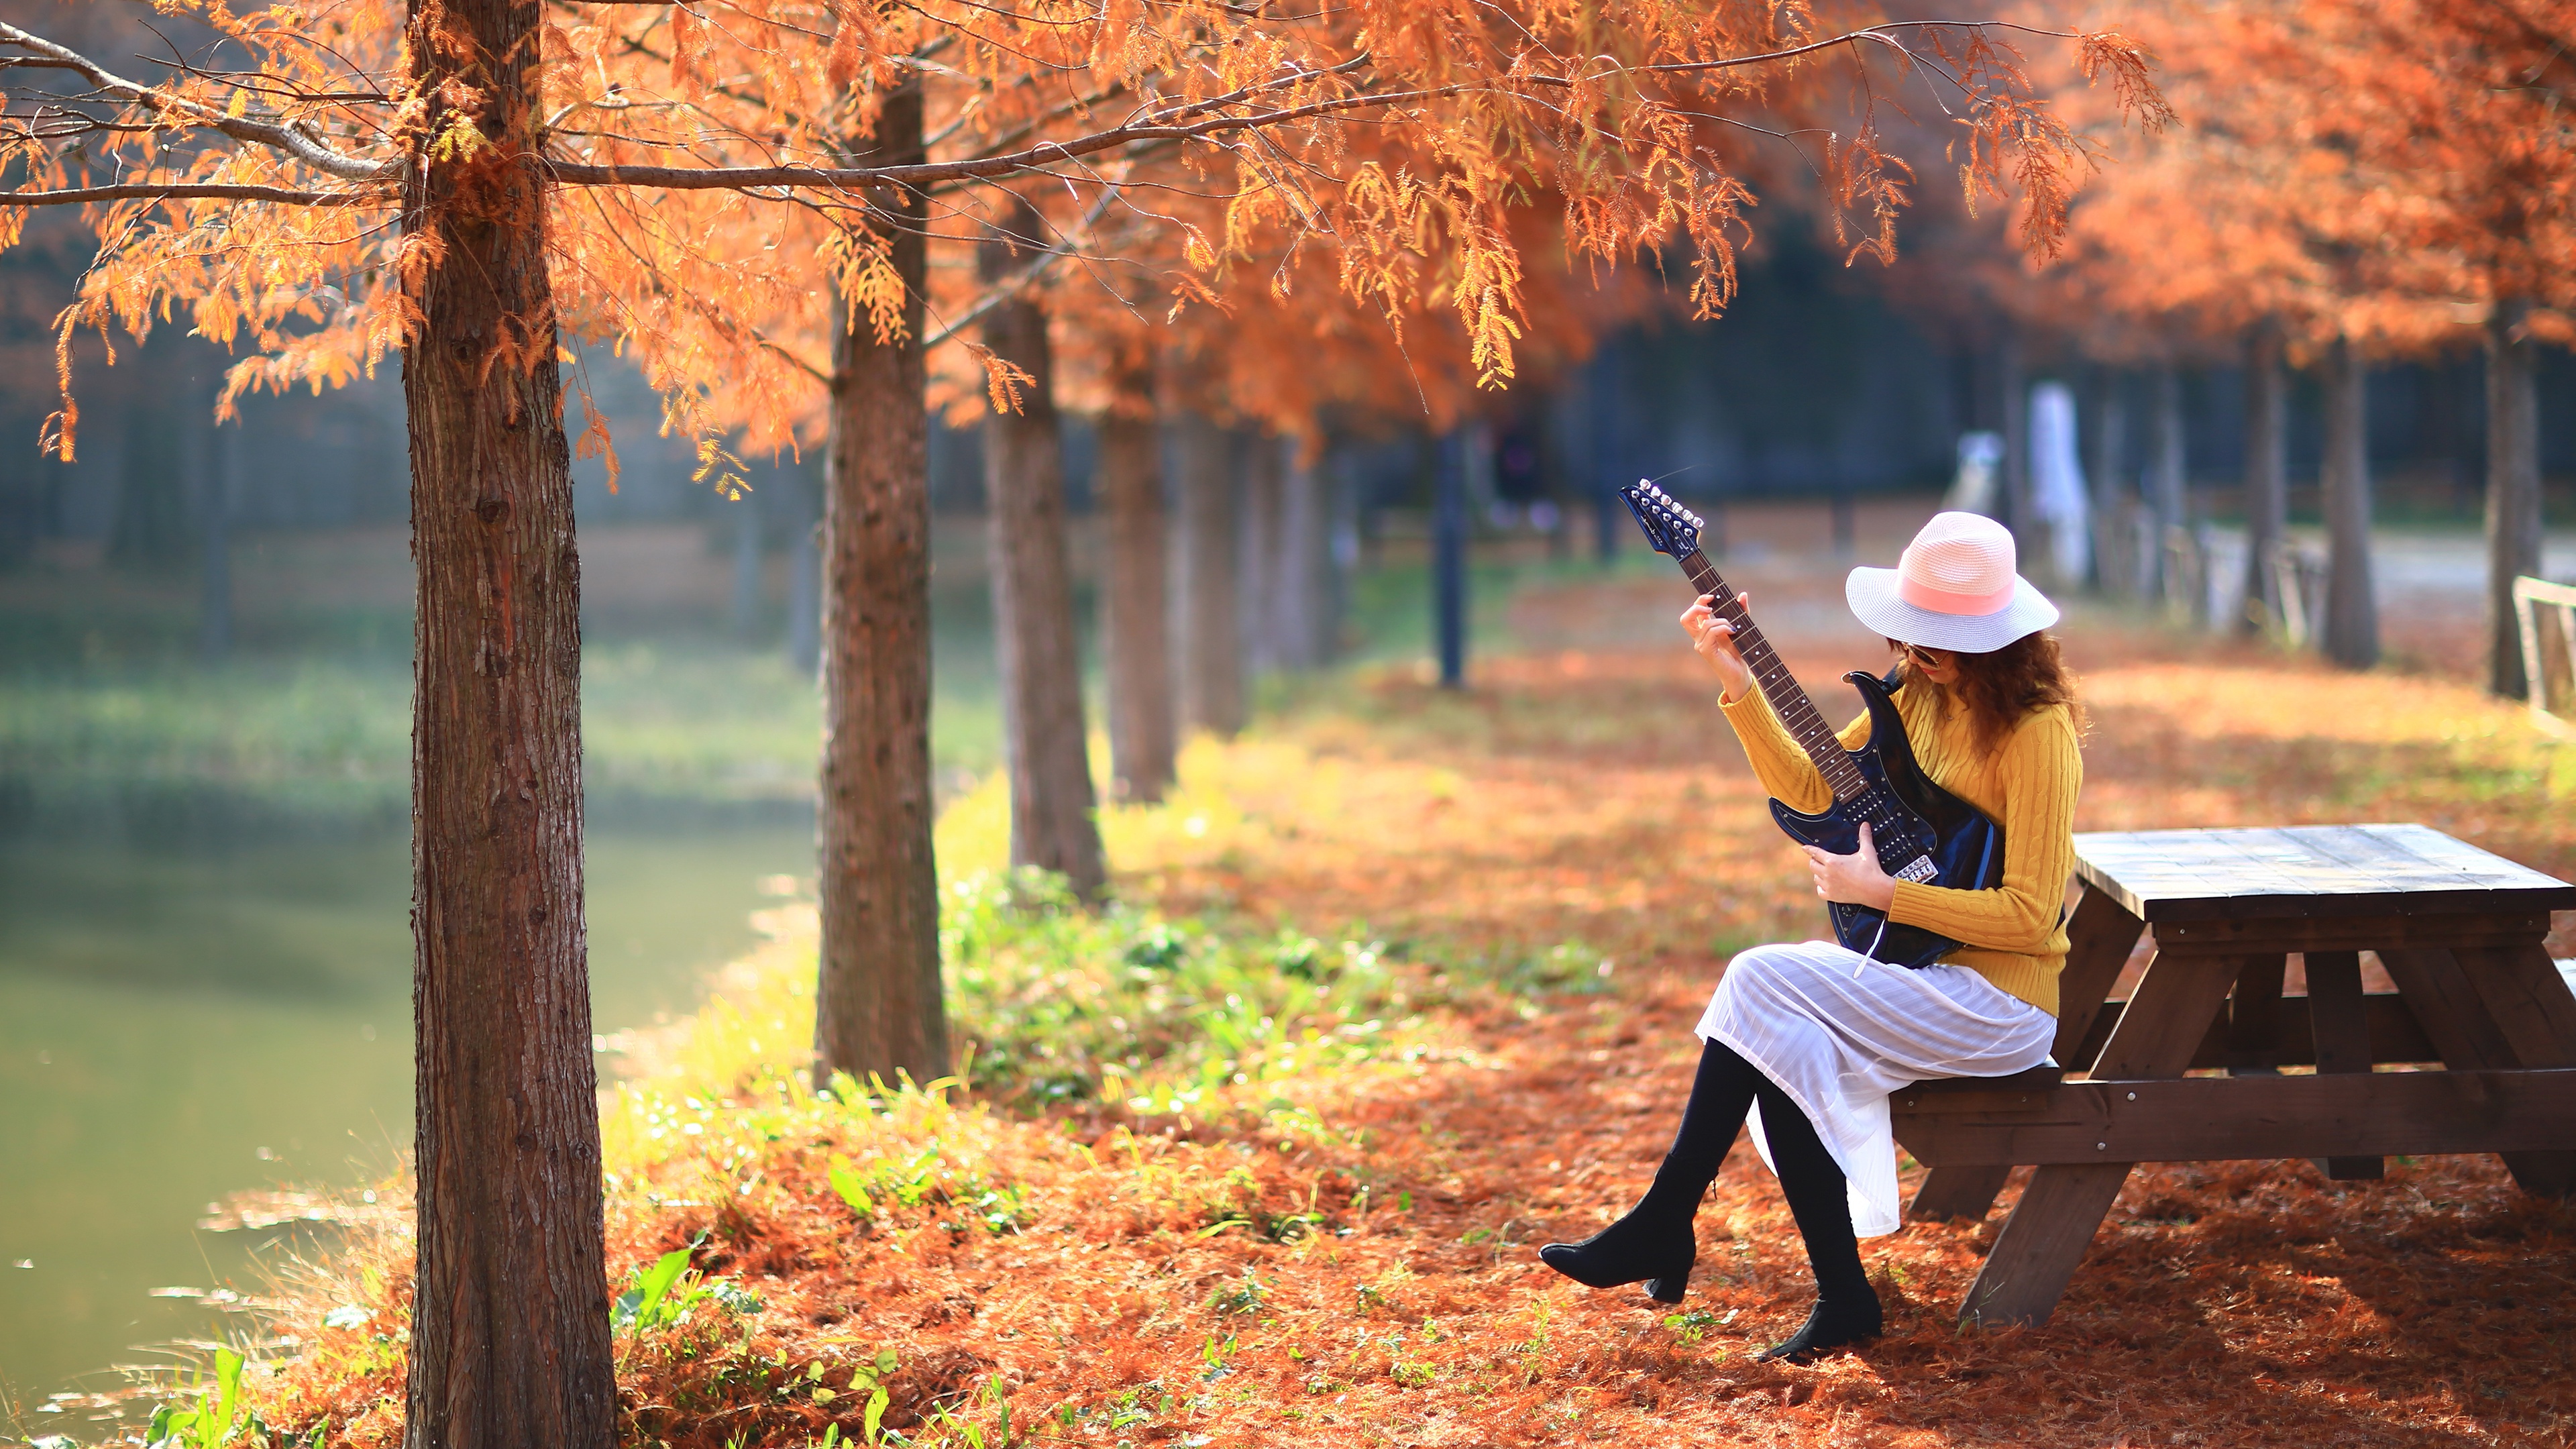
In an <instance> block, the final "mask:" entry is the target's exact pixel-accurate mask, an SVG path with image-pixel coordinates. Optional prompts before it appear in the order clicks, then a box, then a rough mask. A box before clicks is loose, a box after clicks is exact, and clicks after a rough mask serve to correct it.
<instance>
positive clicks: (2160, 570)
mask: <svg viewBox="0 0 2576 1449" xmlns="http://www.w3.org/2000/svg"><path fill="white" fill-rule="evenodd" d="M2155 428H2156V435H2155V456H2154V458H2153V459H2152V460H2150V462H2149V464H2148V470H2147V488H2148V491H2147V515H2148V516H2147V527H2148V530H2149V532H2150V534H2151V535H2152V536H2151V537H2150V538H2149V540H2148V546H2147V548H2146V549H2145V550H2144V553H2145V555H2146V557H2147V558H2148V559H2149V560H2151V561H2152V562H2151V563H2150V565H2149V567H2150V571H2151V572H2150V575H2149V578H2150V582H2151V583H2152V587H2151V588H2149V589H2147V590H2146V592H2147V594H2148V595H2149V596H2150V597H2153V598H2159V599H2162V598H2171V597H2173V594H2174V591H2175V590H2176V589H2179V588H2184V587H2187V586H2188V581H2187V580H2179V579H2174V578H2171V577H2169V575H2170V574H2171V573H2172V570H2171V569H2170V568H2169V567H2168V566H2167V563H2166V560H2167V559H2168V558H2169V557H2170V555H2168V554H2167V552H2166V550H2165V540H2166V539H2167V538H2168V537H2169V536H2170V535H2171V530H2173V529H2177V528H2181V527H2183V526H2184V525H2185V524H2187V523H2188V522H2189V521H2190V520H2189V518H2188V517H2187V514H2188V513H2189V507H2188V503H2187V500H2186V499H2185V497H2184V491H2183V490H2184V487H2185V482H2184V470H2185V468H2186V466H2187V463H2186V459H2185V455H2184V452H2183V442H2184V439H2183V418H2182V373H2181V371H2180V370H2179V369H2177V368H2175V366H2174V365H2173V364H2172V363H2170V362H2163V363H2158V364H2157V365H2156V415H2155Z"/></svg>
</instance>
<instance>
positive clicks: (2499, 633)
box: [2487, 297, 2541, 699]
mask: <svg viewBox="0 0 2576 1449" xmlns="http://www.w3.org/2000/svg"><path fill="white" fill-rule="evenodd" d="M2530 317H2531V302H2530V300H2529V299H2527V298H2522V297H2510V298H2506V299H2504V300H2502V301H2499V302H2497V303H2496V305H2495V310H2494V313H2493V315H2491V316H2490V317H2489V318H2488V319H2487V687H2488V688H2490V689H2492V690H2494V691H2495V692H2496V693H2498V694H2500V695H2503V696H2504V697H2505V698H2507V699H2523V698H2526V697H2528V696H2529V694H2530V691H2531V689H2532V687H2533V686H2532V683H2531V681H2529V680H2526V679H2525V678H2523V669H2522V630H2521V626H2520V624H2519V622H2518V621H2517V620H2516V619H2515V617H2514V610H2513V581H2514V580H2515V579H2516V578H2519V577H2521V576H2522V575H2524V574H2531V575H2534V576H2537V575H2538V574H2539V573H2540V543H2541V531H2540V397H2539V388H2538V381H2537V376H2536V374H2537V373H2538V371H2539V367H2538V363H2539V358H2538V356H2537V349H2536V347H2535V346H2534V344H2533V342H2532V340H2531V334H2530V332H2529V330H2528V325H2529V321H2530Z"/></svg>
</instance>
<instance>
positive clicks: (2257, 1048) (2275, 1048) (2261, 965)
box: [2225, 952, 2290, 1072]
mask: <svg viewBox="0 0 2576 1449" xmlns="http://www.w3.org/2000/svg"><path fill="white" fill-rule="evenodd" d="M2289 965H2290V960H2289V958H2288V957H2287V956H2283V955H2280V954H2278V953H2277V952H2276V953H2271V954H2266V955H2258V956H2248V957H2246V958H2245V959H2244V963H2243V964H2242V965H2240V966H2238V967H2237V968H2236V985H2235V986H2234V988H2232V989H2231V990H2230V991H2229V992H2228V993H2227V1025H2226V1029H2225V1035H2226V1038H2227V1049H2228V1052H2229V1054H2230V1057H2231V1059H2232V1060H2233V1061H2234V1062H2235V1063H2236V1065H2234V1066H2231V1067H2229V1068H2228V1070H2229V1071H2232V1072H2268V1071H2277V1070H2278V1069H2279V1068H2280V1064H2281V979H2282V977H2283V975H2284V974H2285V973H2286V972H2287V971H2288V969H2289Z"/></svg>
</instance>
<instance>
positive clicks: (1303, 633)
mask: <svg viewBox="0 0 2576 1449" xmlns="http://www.w3.org/2000/svg"><path fill="white" fill-rule="evenodd" d="M1279 535H1280V536H1279V599H1278V619H1279V638H1280V659H1279V662H1280V665H1281V667H1283V668H1287V669H1321V668H1323V667H1324V666H1325V665H1327V664H1329V663H1331V662H1332V657H1333V636H1334V634H1335V633H1337V632H1338V630H1337V629H1336V628H1335V620H1334V618H1333V595H1334V590H1333V497H1332V480H1331V477H1330V476H1329V475H1328V473H1327V472H1326V470H1325V467H1324V460H1323V459H1320V458H1318V459H1316V460H1315V461H1314V462H1312V463H1309V462H1307V461H1306V459H1305V455H1304V453H1303V452H1302V451H1300V452H1299V453H1298V455H1297V456H1296V457H1295V458H1294V459H1292V460H1290V463H1289V472H1288V481H1287V498H1286V500H1285V503H1284V506H1283V508H1282V510H1281V518H1280V527H1279ZM1562 536H1563V535H1562V533H1561V532H1560V533H1559V534H1557V535H1555V537H1557V538H1561V537H1562Z"/></svg>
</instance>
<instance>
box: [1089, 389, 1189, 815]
mask: <svg viewBox="0 0 2576 1449" xmlns="http://www.w3.org/2000/svg"><path fill="white" fill-rule="evenodd" d="M1099 476H1100V498H1101V512H1102V514H1103V519H1102V521H1103V523H1104V524H1105V525H1106V532H1107V533H1108V539H1107V543H1108V555H1109V558H1108V564H1109V577H1108V578H1107V579H1106V580H1104V581H1103V583H1104V586H1103V588H1102V589H1101V591H1100V637H1101V647H1102V652H1103V653H1104V654H1105V655H1106V656H1107V663H1108V666H1109V769H1110V775H1111V778H1112V781H1113V783H1112V785H1111V787H1110V788H1111V790H1112V791H1113V792H1114V793H1115V794H1116V796H1117V797H1118V798H1119V799H1123V800H1131V801H1135V802H1138V803H1140V804H1150V803H1152V802H1154V801H1157V800H1160V799H1162V798H1163V791H1164V789H1165V788H1166V787H1168V786H1169V785H1170V784H1171V783H1172V779H1173V774H1172V757H1173V753H1174V749H1175V743H1174V739H1173V723H1174V720H1175V718H1176V716H1175V713H1174V710H1173V708H1172V642H1171V641H1172V629H1171V598H1170V594H1169V592H1168V589H1167V588H1166V578H1167V565H1168V563H1169V561H1170V557H1171V536H1170V531H1169V526H1168V524H1167V523H1166V521H1165V519H1164V516H1163V441H1162V436H1161V431H1160V429H1159V428H1158V426H1157V425H1156V422H1155V417H1154V372H1153V368H1152V367H1151V366H1150V365H1148V364H1142V363H1137V362H1134V361H1133V360H1130V361H1128V362H1126V363H1124V364H1123V365H1121V366H1119V367H1117V368H1116V369H1115V370H1113V371H1112V373H1111V374H1110V378H1109V409H1108V411H1107V412H1106V413H1104V414H1103V415H1102V417H1101V419H1100V464H1099Z"/></svg>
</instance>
